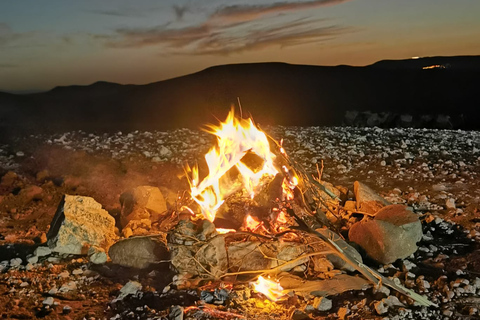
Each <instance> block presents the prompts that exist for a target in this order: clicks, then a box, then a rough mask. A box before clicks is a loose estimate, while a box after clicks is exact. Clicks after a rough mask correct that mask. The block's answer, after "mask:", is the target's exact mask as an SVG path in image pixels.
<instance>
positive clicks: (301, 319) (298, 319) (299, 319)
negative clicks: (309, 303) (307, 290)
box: [291, 310, 310, 320]
mask: <svg viewBox="0 0 480 320" xmlns="http://www.w3.org/2000/svg"><path fill="white" fill-rule="evenodd" d="M291 319H292V320H306V319H310V317H309V316H308V314H306V313H305V312H303V311H302V310H295V311H293V313H292V316H291Z"/></svg>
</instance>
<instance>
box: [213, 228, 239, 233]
mask: <svg viewBox="0 0 480 320" xmlns="http://www.w3.org/2000/svg"><path fill="white" fill-rule="evenodd" d="M216 230H217V233H218V234H226V233H230V232H237V230H235V229H224V228H217V229H216Z"/></svg>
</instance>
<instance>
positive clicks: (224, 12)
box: [212, 0, 349, 21]
mask: <svg viewBox="0 0 480 320" xmlns="http://www.w3.org/2000/svg"><path fill="white" fill-rule="evenodd" d="M347 1H349V0H315V1H300V2H275V3H273V4H268V5H232V6H226V7H222V8H220V9H218V10H217V11H216V12H215V13H214V14H213V15H212V18H216V19H223V20H228V21H252V20H255V19H259V18H261V17H263V16H266V15H272V14H279V13H286V12H292V11H299V10H306V9H313V8H317V7H323V6H328V5H335V4H340V3H342V2H347Z"/></svg>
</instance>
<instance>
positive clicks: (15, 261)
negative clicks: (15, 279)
mask: <svg viewBox="0 0 480 320" xmlns="http://www.w3.org/2000/svg"><path fill="white" fill-rule="evenodd" d="M22 262H23V261H22V259H21V258H13V259H11V260H10V267H18V266H20V265H21V264H22Z"/></svg>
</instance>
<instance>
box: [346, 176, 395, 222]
mask: <svg viewBox="0 0 480 320" xmlns="http://www.w3.org/2000/svg"><path fill="white" fill-rule="evenodd" d="M353 190H354V193H355V199H356V200H357V209H358V210H359V211H361V212H366V213H370V214H375V213H377V211H378V210H380V209H382V208H383V207H384V206H387V205H389V204H390V202H388V201H387V200H385V199H383V198H382V197H380V196H379V195H378V194H377V193H376V192H375V191H373V190H372V189H370V188H369V187H368V186H367V185H365V184H364V183H362V182H359V181H355V183H354V184H353Z"/></svg>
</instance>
